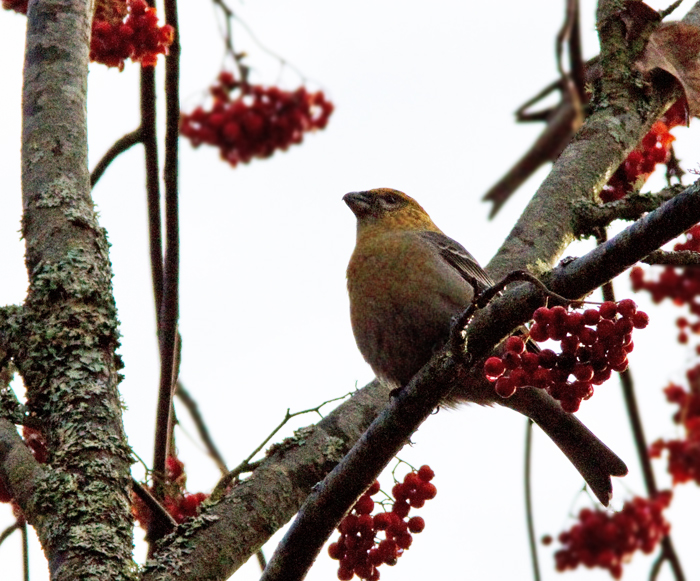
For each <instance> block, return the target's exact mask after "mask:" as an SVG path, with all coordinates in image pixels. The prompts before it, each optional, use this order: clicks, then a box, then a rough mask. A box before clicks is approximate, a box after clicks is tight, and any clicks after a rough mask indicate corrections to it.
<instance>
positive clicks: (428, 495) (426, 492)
mask: <svg viewBox="0 0 700 581" xmlns="http://www.w3.org/2000/svg"><path fill="white" fill-rule="evenodd" d="M418 494H419V496H420V498H423V499H425V500H432V499H433V498H435V496H436V495H437V488H436V487H435V485H434V484H433V483H432V482H423V483H422V484H421V485H420V487H419V488H418Z"/></svg>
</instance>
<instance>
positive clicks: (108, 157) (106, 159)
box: [90, 127, 143, 188]
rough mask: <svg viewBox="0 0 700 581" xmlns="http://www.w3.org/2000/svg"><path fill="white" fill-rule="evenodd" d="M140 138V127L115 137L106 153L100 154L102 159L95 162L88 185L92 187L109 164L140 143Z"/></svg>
mask: <svg viewBox="0 0 700 581" xmlns="http://www.w3.org/2000/svg"><path fill="white" fill-rule="evenodd" d="M142 140H143V139H142V131H141V128H140V127H138V128H136V129H134V130H133V131H132V132H130V133H127V134H126V135H124V136H123V137H120V138H119V139H117V140H116V141H115V142H114V145H112V147H110V148H109V149H108V150H107V153H105V154H104V155H103V156H102V159H101V160H100V161H99V162H98V163H97V165H96V166H95V169H93V170H92V173H91V174H90V186H91V187H93V188H94V187H95V184H96V183H97V181H98V180H99V179H100V178H101V177H102V174H103V173H105V171H106V170H107V168H108V167H109V164H110V163H112V162H113V161H114V160H115V159H116V158H117V157H118V156H119V155H120V154H122V153H124V152H125V151H127V150H128V149H129V148H131V147H132V146H134V145H136V144H137V143H141V141H142Z"/></svg>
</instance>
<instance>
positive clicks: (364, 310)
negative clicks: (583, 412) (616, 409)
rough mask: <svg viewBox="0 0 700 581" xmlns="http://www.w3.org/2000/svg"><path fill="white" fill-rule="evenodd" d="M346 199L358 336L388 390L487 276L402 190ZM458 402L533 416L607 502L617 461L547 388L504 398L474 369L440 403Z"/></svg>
mask: <svg viewBox="0 0 700 581" xmlns="http://www.w3.org/2000/svg"><path fill="white" fill-rule="evenodd" d="M343 200H344V201H345V203H346V204H347V205H348V206H349V207H350V209H351V210H352V212H353V213H354V214H355V216H356V217H357V243H356V246H355V251H354V252H353V254H352V257H351V259H350V264H349V265H348V272H347V276H348V292H349V295H350V319H351V322H352V329H353V333H354V335H355V340H356V342H357V346H358V348H359V349H360V352H361V353H362V355H363V356H364V358H365V360H366V361H367V362H368V363H369V365H370V366H371V367H372V370H373V371H374V373H375V374H376V376H377V377H378V378H379V379H380V380H381V381H382V382H383V383H385V384H386V385H387V386H388V387H390V388H392V389H397V388H401V387H404V386H405V385H406V384H407V383H408V382H409V381H410V379H411V378H412V377H413V376H414V375H415V374H416V373H417V372H418V370H419V369H420V368H421V367H423V365H425V364H426V363H427V362H428V361H429V360H430V358H431V356H432V354H433V352H434V351H435V350H436V349H437V348H439V347H441V346H442V345H443V344H444V343H445V342H446V341H447V339H448V337H449V333H450V326H451V322H452V319H453V317H455V316H456V315H459V314H460V313H461V312H462V311H464V309H466V308H467V306H469V304H470V302H471V300H472V297H473V296H474V289H473V287H472V284H474V285H477V286H479V287H480V288H479V289H477V290H481V288H482V287H483V288H485V287H488V286H490V285H491V284H492V281H491V279H490V278H489V276H488V275H487V274H486V272H484V270H483V269H482V268H481V266H479V264H478V263H477V262H476V260H475V259H474V258H473V257H472V255H471V254H469V252H467V251H466V250H465V249H464V247H463V246H462V245H461V244H459V243H458V242H455V241H454V240H452V239H451V238H449V237H448V236H446V235H445V234H443V233H442V231H441V230H440V229H439V228H438V227H437V226H436V225H435V224H434V223H433V221H432V220H431V219H430V216H428V214H427V213H426V212H425V211H424V210H423V208H421V206H420V205H419V204H418V203H417V202H416V201H415V200H414V199H413V198H411V197H409V196H407V195H406V194H404V193H402V192H399V191H396V190H391V189H388V188H382V189H376V190H370V191H366V192H352V193H349V194H346V195H345V196H344V197H343ZM461 402H475V403H479V404H482V405H483V404H486V405H490V404H493V403H498V404H500V405H503V406H505V407H509V408H511V409H514V410H516V411H518V412H520V413H522V414H524V415H525V416H527V417H529V418H531V419H532V420H533V421H534V422H536V423H537V424H538V425H539V426H540V427H541V428H542V429H543V430H544V431H545V432H546V433H547V435H549V437H550V438H552V440H553V441H554V443H555V444H557V446H559V448H560V449H561V450H562V451H563V452H564V454H566V456H567V457H568V458H569V460H570V461H571V462H572V464H573V465H574V466H575V467H576V469H577V470H578V471H579V472H580V473H581V475H582V476H583V478H584V479H585V480H586V482H587V483H588V484H589V486H590V487H591V489H592V490H593V492H594V493H595V495H596V496H597V497H598V498H599V499H600V501H601V502H602V503H603V504H604V505H606V506H607V504H608V502H609V500H610V498H611V496H612V484H611V481H610V476H611V475H612V476H624V475H625V474H627V467H626V466H625V464H624V462H623V461H622V460H620V458H618V457H617V456H616V455H615V454H614V453H613V452H612V451H611V450H610V449H609V448H608V447H607V446H605V444H603V443H602V442H601V441H600V440H599V439H598V438H596V436H595V435H594V434H593V433H591V432H590V431H589V430H588V429H587V428H586V427H585V426H584V425H583V424H582V423H581V422H580V421H579V420H578V419H577V418H576V417H575V416H573V415H571V414H569V413H567V412H565V411H564V410H563V409H562V408H561V406H560V405H559V403H558V402H557V401H556V400H555V399H554V398H552V397H551V396H550V395H549V394H547V393H546V392H545V391H544V390H541V389H537V388H532V387H525V388H520V389H518V390H517V392H516V394H515V395H514V396H512V397H510V398H506V399H504V398H501V397H500V396H498V395H497V394H496V392H495V389H494V387H493V384H491V383H489V382H488V381H487V380H486V379H485V377H484V374H483V371H482V370H481V369H479V370H475V371H474V372H473V373H472V374H471V375H470V377H469V381H467V382H464V384H460V385H458V386H455V388H454V389H453V390H452V392H451V393H450V395H449V398H448V400H447V401H445V402H443V403H444V405H446V406H448V407H453V406H455V405H457V404H459V403H461Z"/></svg>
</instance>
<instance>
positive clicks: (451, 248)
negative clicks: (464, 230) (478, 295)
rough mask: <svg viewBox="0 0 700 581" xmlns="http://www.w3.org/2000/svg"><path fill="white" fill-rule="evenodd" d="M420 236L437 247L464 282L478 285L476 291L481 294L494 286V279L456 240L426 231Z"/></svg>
mask: <svg viewBox="0 0 700 581" xmlns="http://www.w3.org/2000/svg"><path fill="white" fill-rule="evenodd" d="M419 235H420V236H421V238H423V239H424V240H426V241H427V242H429V243H430V244H431V245H432V246H433V247H435V248H436V249H437V250H438V252H439V253H440V256H441V257H442V258H443V259H444V260H445V261H446V262H447V263H448V264H449V265H450V266H452V267H453V268H454V269H455V270H456V271H457V272H458V273H459V275H460V276H461V277H462V278H463V279H464V280H466V281H467V282H468V283H469V284H470V285H471V286H472V287H474V286H475V285H476V288H475V289H474V290H475V291H477V292H481V291H483V290H484V289H486V288H488V287H490V286H492V285H493V284H494V282H493V279H492V278H491V277H490V276H489V275H488V274H486V272H485V271H484V269H483V268H481V266H480V265H479V263H478V262H477V261H476V259H475V258H474V257H473V256H472V255H471V254H469V252H467V249H466V248H464V246H462V245H461V244H460V243H459V242H457V241H456V240H452V238H450V237H449V236H445V235H444V234H443V233H442V232H430V231H425V232H420V233H419Z"/></svg>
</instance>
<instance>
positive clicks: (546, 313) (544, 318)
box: [532, 307, 552, 325]
mask: <svg viewBox="0 0 700 581" xmlns="http://www.w3.org/2000/svg"><path fill="white" fill-rule="evenodd" d="M532 319H533V320H534V321H535V323H540V324H542V325H547V324H549V323H551V322H552V312H551V311H550V310H549V309H548V308H547V307H540V308H539V309H537V310H536V311H535V312H534V313H533V315H532Z"/></svg>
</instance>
